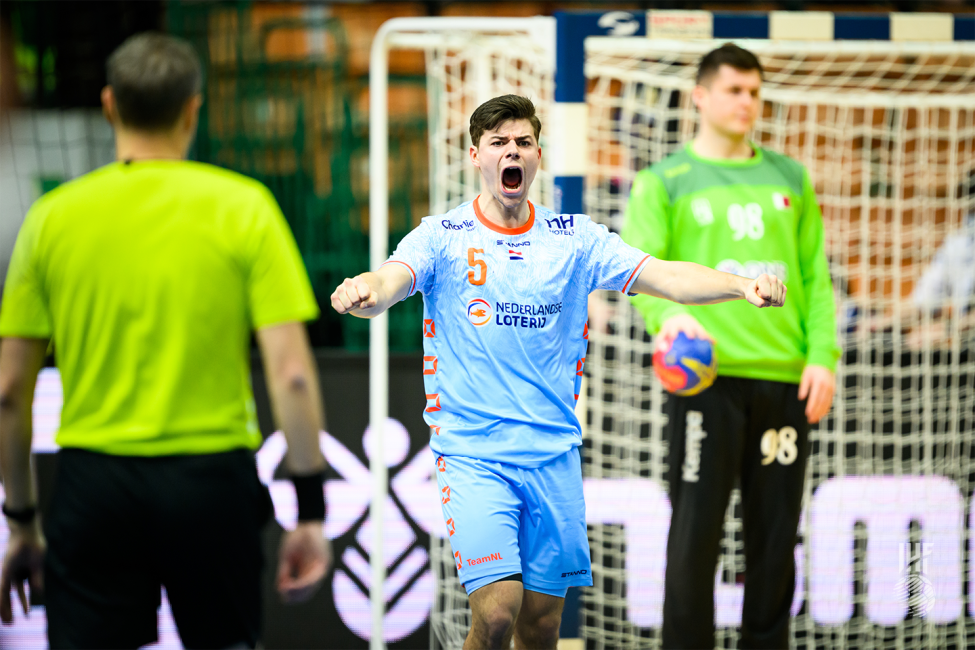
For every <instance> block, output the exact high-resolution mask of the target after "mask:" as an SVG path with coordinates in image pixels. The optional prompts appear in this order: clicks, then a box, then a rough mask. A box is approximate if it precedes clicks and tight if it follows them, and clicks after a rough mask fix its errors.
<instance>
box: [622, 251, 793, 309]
mask: <svg viewBox="0 0 975 650" xmlns="http://www.w3.org/2000/svg"><path fill="white" fill-rule="evenodd" d="M630 291H631V292H633V293H642V294H645V295H648V296H654V297H657V298H664V299H666V300H670V301H673V302H676V303H679V304H682V305H712V304H715V303H719V302H728V301H730V300H742V299H744V300H747V301H748V302H750V303H751V304H753V305H755V306H756V307H781V306H782V305H783V304H784V303H785V294H786V287H785V285H784V284H782V280H780V279H779V278H777V277H776V276H774V275H769V274H765V273H763V274H762V275H760V276H758V277H757V278H755V279H754V280H752V279H749V278H743V277H740V276H737V275H733V274H731V273H724V272H722V271H716V270H714V269H710V268H708V267H706V266H702V265H701V264H695V263H693V262H673V261H667V260H660V259H657V258H652V259H649V260H647V261H646V263H645V264H644V265H643V268H642V270H641V271H640V275H639V276H638V277H637V278H636V280H635V281H634V282H633V284H632V286H631V287H630Z"/></svg>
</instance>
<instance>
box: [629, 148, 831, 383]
mask: <svg viewBox="0 0 975 650" xmlns="http://www.w3.org/2000/svg"><path fill="white" fill-rule="evenodd" d="M752 146H753V148H754V150H755V155H754V156H752V157H751V158H749V159H747V160H723V159H720V160H715V159H708V158H702V157H701V156H699V155H697V154H695V153H694V151H693V150H692V149H691V145H690V144H688V145H687V146H686V147H685V148H684V149H683V150H681V151H679V152H677V153H674V154H673V155H671V156H669V157H667V158H666V159H664V160H662V161H661V162H659V163H657V164H655V165H653V166H652V167H650V168H649V169H645V170H643V171H642V172H640V173H639V174H637V176H636V179H635V180H634V182H633V189H632V192H631V193H630V201H629V204H628V205H627V207H626V224H625V225H624V227H623V233H622V234H623V239H624V240H625V241H626V242H627V243H629V244H631V245H633V246H636V247H637V248H639V249H641V250H644V251H646V252H647V253H649V254H651V255H653V256H655V257H658V258H660V259H665V260H681V261H687V262H697V263H698V264H703V265H705V266H709V267H711V268H714V269H718V270H720V271H727V272H729V273H734V274H736V275H741V276H745V277H749V278H755V277H758V276H759V275H760V274H762V273H774V274H775V275H777V276H779V277H780V278H781V279H782V281H783V282H785V284H786V286H787V287H788V289H789V291H788V294H787V297H786V301H785V305H784V306H783V307H782V308H779V309H762V310H759V309H755V308H754V307H753V306H752V305H750V304H748V303H747V302H744V301H735V302H727V303H722V304H719V305H708V306H685V305H678V304H676V303H673V302H669V301H666V300H662V299H659V298H652V297H650V296H643V295H641V296H636V297H634V298H633V304H634V305H635V306H636V308H637V309H638V310H639V311H640V312H641V313H642V314H643V316H644V318H645V319H646V322H647V329H648V330H649V331H650V332H656V331H657V330H659V329H660V326H661V324H663V322H664V321H666V320H667V319H668V318H670V317H672V316H674V315H676V314H680V313H688V314H690V315H692V316H693V317H694V318H696V319H697V320H698V321H699V322H700V323H701V325H702V326H703V327H704V328H705V329H706V330H707V331H708V332H709V333H710V334H711V335H712V336H713V337H714V338H715V340H716V341H717V351H718V374H720V375H725V376H730V377H746V378H751V379H766V380H773V381H784V382H791V383H798V382H799V380H800V378H801V376H802V370H803V368H804V367H805V366H806V364H814V365H819V366H825V367H827V368H829V369H830V370H834V369H835V367H836V361H837V359H838V358H839V355H840V349H839V345H837V335H836V306H835V301H834V297H833V283H832V281H831V280H830V276H829V266H828V264H827V261H826V254H825V252H824V244H823V220H822V214H821V213H820V211H819V206H818V205H817V203H816V195H815V192H814V191H813V187H812V183H811V182H810V180H809V174H808V173H807V172H806V169H805V168H804V167H803V166H802V165H801V164H800V163H798V162H796V161H795V160H792V159H791V158H789V157H788V156H784V155H782V154H779V153H775V152H774V151H770V150H768V149H763V148H762V147H758V146H755V145H752Z"/></svg>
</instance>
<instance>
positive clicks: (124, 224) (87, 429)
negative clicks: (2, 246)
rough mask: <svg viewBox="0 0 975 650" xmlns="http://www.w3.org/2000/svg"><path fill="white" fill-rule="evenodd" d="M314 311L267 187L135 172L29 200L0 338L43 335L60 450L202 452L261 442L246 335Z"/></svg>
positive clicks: (114, 167) (174, 171)
mask: <svg viewBox="0 0 975 650" xmlns="http://www.w3.org/2000/svg"><path fill="white" fill-rule="evenodd" d="M317 316H318V306H317V304H316V302H315V299H314V295H313V294H312V290H311V285H310V283H309V281H308V274H307V272H306V271H305V268H304V265H303V264H302V261H301V257H300V255H299V253H298V249H297V246H296V245H295V241H294V238H293V236H292V234H291V232H290V230H289V229H288V226H287V224H286V222H285V220H284V216H283V215H282V214H281V211H280V209H279V208H278V206H277V203H276V202H275V200H274V197H273V196H272V195H271V193H270V191H268V189H267V188H266V187H264V186H263V185H261V184H260V183H258V182H257V181H254V180H251V179H249V178H246V177H244V176H241V175H239V174H236V173H233V172H229V171H225V170H222V169H219V168H217V167H213V166H210V165H205V164H199V163H194V162H187V161H176V160H152V161H136V162H132V163H128V164H126V163H114V164H111V165H108V166H106V167H103V168H101V169H98V170H96V171H94V172H92V173H90V174H86V175H85V176H82V177H80V178H78V179H76V180H74V181H72V182H70V183H67V184H65V185H62V186H61V187H58V188H57V189H55V190H53V191H51V192H49V193H48V194H46V195H44V196H43V197H42V198H41V199H40V200H38V201H37V202H36V203H35V204H34V206H33V207H32V208H31V210H30V212H29V213H28V214H27V218H26V219H25V220H24V224H23V226H22V227H21V230H20V234H19V235H18V237H17V243H16V245H15V247H14V251H13V256H12V258H11V261H10V267H9V270H8V272H7V280H6V285H5V289H4V293H3V302H2V304H0V336H16V337H25V338H52V339H53V341H54V351H55V357H56V360H57V365H58V368H59V369H60V371H61V380H62V382H63V387H64V407H63V410H62V412H61V428H60V430H59V432H58V435H57V438H56V440H57V442H58V444H60V445H61V446H62V447H76V448H82V449H88V450H91V451H97V452H102V453H108V454H116V455H130V456H165V455H175V454H204V453H214V452H220V451H227V450H230V449H235V448H241V447H245V448H252V449H253V448H256V447H258V446H259V445H260V443H261V435H260V432H259V431H258V428H257V421H256V417H255V409H254V399H253V395H252V392H251V386H250V372H249V370H250V368H249V366H250V364H249V360H250V354H249V347H248V346H249V336H250V330H251V329H257V328H260V327H264V326H267V325H273V324H275V323H282V322H287V321H307V320H312V319H314V318H316V317H317Z"/></svg>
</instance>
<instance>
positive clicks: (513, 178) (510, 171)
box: [501, 167, 525, 194]
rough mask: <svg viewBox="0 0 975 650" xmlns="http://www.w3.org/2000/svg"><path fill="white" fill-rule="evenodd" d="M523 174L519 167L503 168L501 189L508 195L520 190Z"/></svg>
mask: <svg viewBox="0 0 975 650" xmlns="http://www.w3.org/2000/svg"><path fill="white" fill-rule="evenodd" d="M524 174H525V172H524V171H523V170H522V169H521V167H505V168H504V170H503V171H502V172H501V187H502V188H503V189H504V191H505V192H507V193H509V194H515V193H516V192H518V191H519V190H520V189H521V183H522V180H523V179H524Z"/></svg>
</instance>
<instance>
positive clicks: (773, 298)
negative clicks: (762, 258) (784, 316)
mask: <svg viewBox="0 0 975 650" xmlns="http://www.w3.org/2000/svg"><path fill="white" fill-rule="evenodd" d="M786 291H787V289H786V287H785V285H784V284H782V280H780V279H778V278H777V277H775V276H774V275H769V274H768V273H763V274H761V275H760V276H758V277H757V278H755V279H754V280H752V281H751V282H750V283H749V284H748V287H747V288H746V289H745V299H746V300H748V302H750V303H752V304H753V305H755V306H756V307H781V306H782V305H783V304H784V303H785V292H786Z"/></svg>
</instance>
